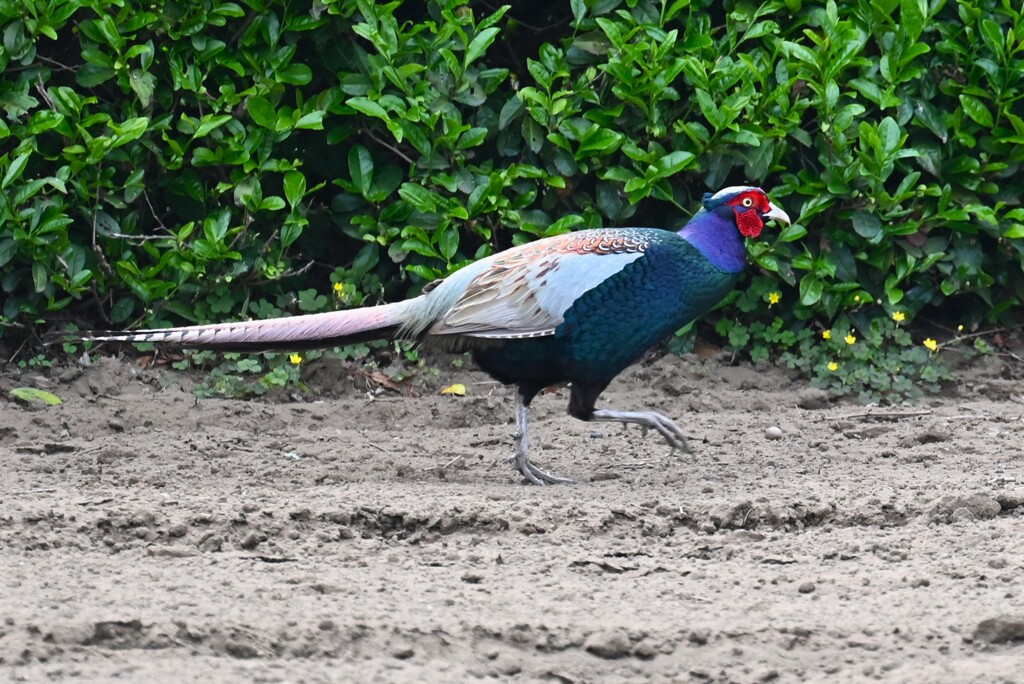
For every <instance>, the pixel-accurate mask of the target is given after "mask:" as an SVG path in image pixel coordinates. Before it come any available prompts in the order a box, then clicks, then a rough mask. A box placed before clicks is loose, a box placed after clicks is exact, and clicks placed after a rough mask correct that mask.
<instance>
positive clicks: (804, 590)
mask: <svg viewBox="0 0 1024 684" xmlns="http://www.w3.org/2000/svg"><path fill="white" fill-rule="evenodd" d="M797 591H799V592H800V593H801V594H810V593H812V592H813V591H814V582H804V583H803V584H801V585H800V587H799V588H798V589H797Z"/></svg>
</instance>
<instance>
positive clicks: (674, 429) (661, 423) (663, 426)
mask: <svg viewBox="0 0 1024 684" xmlns="http://www.w3.org/2000/svg"><path fill="white" fill-rule="evenodd" d="M591 420H599V421H615V422H618V423H635V424H637V425H639V426H640V429H641V431H642V433H643V435H644V436H645V437H646V436H647V429H648V428H650V429H653V430H656V431H657V432H658V434H660V435H661V436H662V438H663V439H664V440H665V442H667V443H668V445H669V446H670V447H671V448H672V451H671V452H669V453H670V455H671V454H672V453H675V450H676V449H679V450H681V451H683V452H684V453H687V454H688V453H691V451H690V445H689V444H688V443H687V441H686V435H685V434H684V433H683V430H682V428H680V427H679V426H678V425H676V424H675V423H674V422H672V420H670V419H669V418H666V417H665V416H663V415H661V414H660V413H655V412H653V411H612V410H609V409H601V410H598V411H594V412H593V414H591Z"/></svg>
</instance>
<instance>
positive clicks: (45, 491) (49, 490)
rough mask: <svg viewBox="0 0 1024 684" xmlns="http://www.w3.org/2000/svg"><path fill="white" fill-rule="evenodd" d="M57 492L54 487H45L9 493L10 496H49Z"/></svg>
mask: <svg viewBox="0 0 1024 684" xmlns="http://www.w3.org/2000/svg"><path fill="white" fill-rule="evenodd" d="M55 491H57V488H56V487H45V488H43V489H22V490H20V491H17V492H11V496H23V495H27V494H51V493H53V492H55Z"/></svg>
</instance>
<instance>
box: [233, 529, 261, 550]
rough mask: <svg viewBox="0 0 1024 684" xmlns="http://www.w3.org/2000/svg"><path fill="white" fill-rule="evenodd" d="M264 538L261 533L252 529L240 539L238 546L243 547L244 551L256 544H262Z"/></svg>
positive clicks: (254, 546)
mask: <svg viewBox="0 0 1024 684" xmlns="http://www.w3.org/2000/svg"><path fill="white" fill-rule="evenodd" d="M264 539H265V537H264V536H263V535H262V534H260V533H259V532H255V531H253V532H250V533H249V534H247V535H245V539H243V540H242V541H241V543H240V544H239V546H240V547H242V548H243V549H245V550H246V551H252V550H253V549H255V548H256V547H257V546H259V545H260V544H262V543H263V541H264Z"/></svg>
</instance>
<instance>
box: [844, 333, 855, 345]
mask: <svg viewBox="0 0 1024 684" xmlns="http://www.w3.org/2000/svg"><path fill="white" fill-rule="evenodd" d="M843 339H844V340H846V344H853V343H854V342H856V341H857V336H856V335H854V334H853V333H847V334H846V337H844V338H843Z"/></svg>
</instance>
